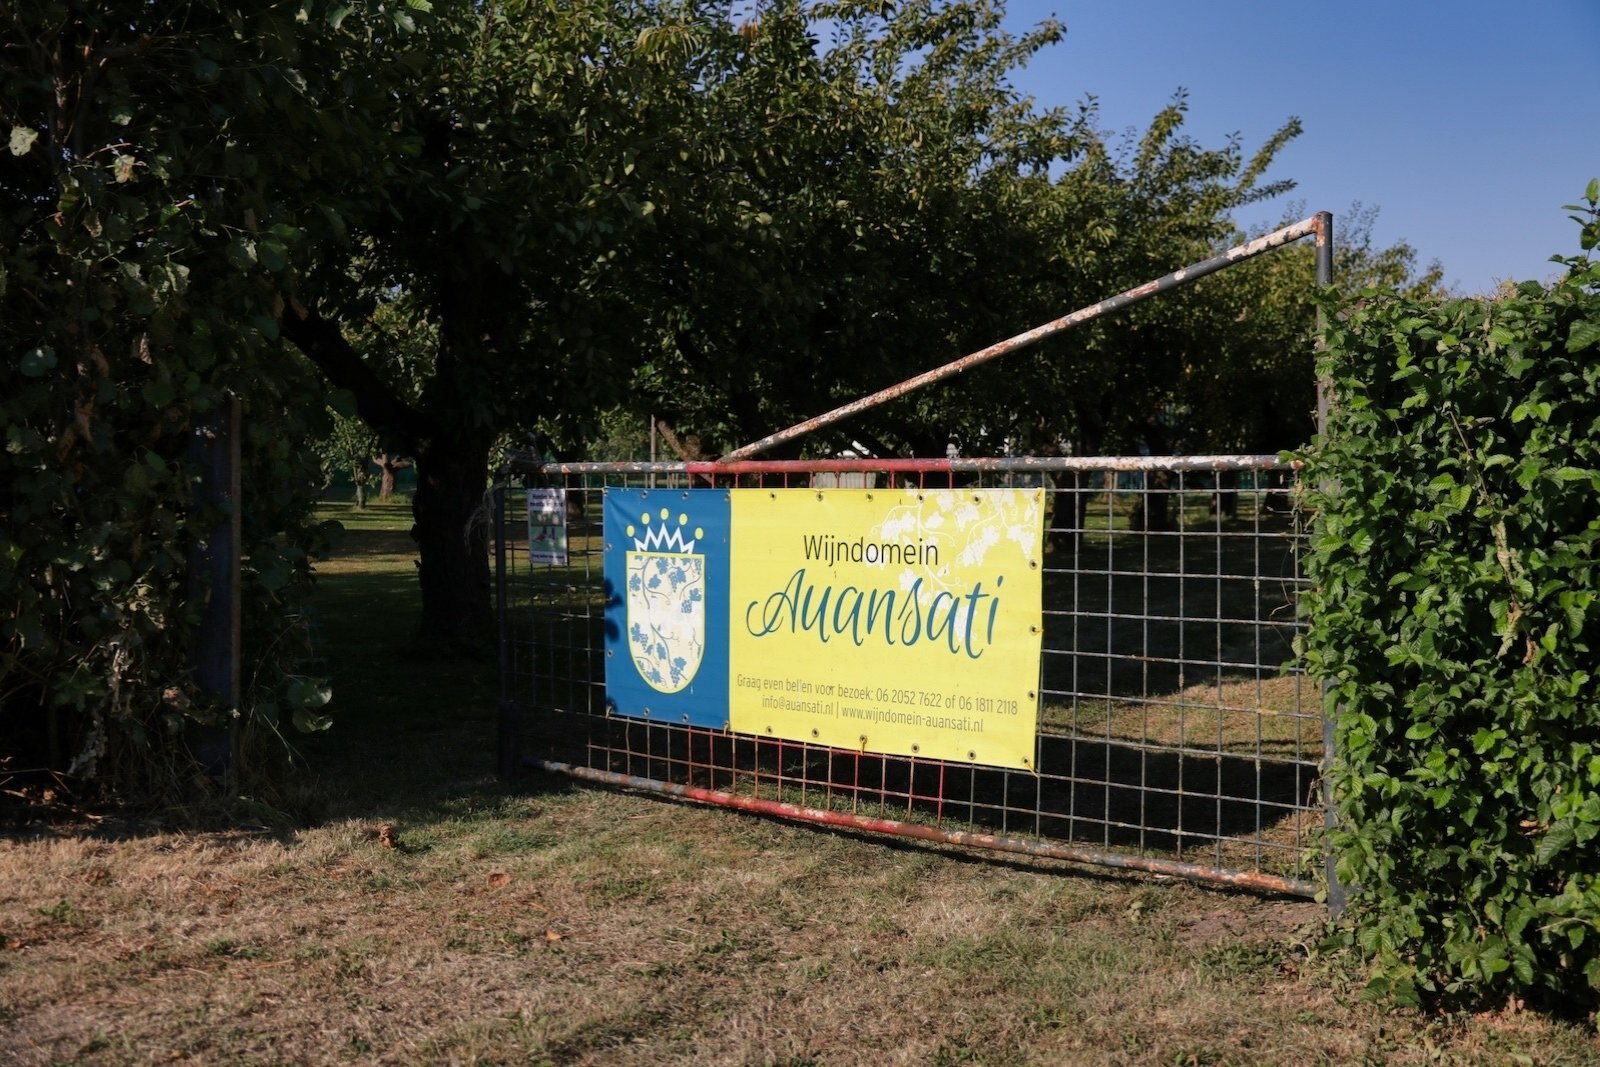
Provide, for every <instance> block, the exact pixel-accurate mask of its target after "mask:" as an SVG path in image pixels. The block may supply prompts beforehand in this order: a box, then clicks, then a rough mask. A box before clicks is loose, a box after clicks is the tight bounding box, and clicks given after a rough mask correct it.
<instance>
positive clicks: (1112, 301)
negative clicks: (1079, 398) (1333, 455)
mask: <svg viewBox="0 0 1600 1067" xmlns="http://www.w3.org/2000/svg"><path fill="white" fill-rule="evenodd" d="M1320 217H1321V216H1318V217H1317V218H1310V219H1304V220H1302V221H1300V222H1296V223H1294V224H1293V225H1290V226H1285V227H1283V229H1281V230H1274V231H1273V232H1272V233H1269V234H1267V235H1266V236H1264V237H1258V238H1256V239H1255V240H1254V241H1250V242H1248V243H1247V244H1242V245H1237V246H1235V247H1233V248H1230V249H1228V250H1227V251H1226V252H1224V253H1222V254H1221V255H1219V256H1213V257H1211V258H1210V259H1207V260H1202V261H1201V262H1199V263H1195V264H1192V265H1190V266H1187V267H1184V268H1182V269H1181V270H1175V271H1173V272H1172V273H1171V274H1167V275H1164V276H1163V277H1160V278H1157V279H1156V280H1155V281H1152V282H1146V283H1144V284H1143V285H1140V286H1136V287H1135V288H1132V289H1129V290H1128V291H1126V292H1124V293H1119V294H1118V295H1116V296H1113V297H1110V298H1109V299H1106V300H1102V301H1100V302H1099V303H1098V304H1090V305H1089V306H1088V307H1085V308H1079V309H1078V310H1077V311H1074V312H1073V313H1072V314H1070V315H1063V316H1062V317H1061V318H1059V319H1056V320H1054V321H1052V322H1047V323H1045V324H1044V325H1043V326H1035V327H1034V328H1033V329H1031V330H1028V331H1026V332H1025V333H1019V334H1017V335H1016V336H1015V337H1011V338H1008V339H1006V340H1004V341H1000V342H998V343H996V344H992V345H990V346H989V347H988V348H983V349H979V350H978V351H976V352H973V353H972V354H970V355H966V356H962V357H961V358H960V359H958V360H955V361H953V362H951V363H946V364H945V365H944V366H942V367H936V368H934V369H933V370H930V371H926V372H924V373H922V374H919V375H917V376H916V377H914V378H907V379H906V380H905V381H903V382H900V383H899V384H898V385H891V386H889V387H888V388H887V389H880V390H879V391H878V392H876V393H873V394H872V395H871V396H866V397H862V398H861V399H860V400H854V401H851V402H850V403H848V404H845V405H844V406H843V407H837V408H834V409H833V410H832V411H830V412H827V413H826V414H823V415H818V416H817V417H816V418H813V419H807V420H806V421H805V422H802V423H797V424H796V425H794V426H791V427H789V428H788V429H787V430H780V431H778V432H777V433H774V434H769V435H767V436H766V437H763V438H762V439H761V440H759V441H752V442H751V443H750V444H747V445H743V446H741V447H739V448H736V449H734V450H733V451H732V452H729V453H728V454H727V455H725V456H723V457H722V458H723V460H725V461H726V460H738V459H747V458H749V457H750V456H754V455H757V454H759V453H761V452H765V451H767V450H769V449H772V448H775V447H777V446H778V445H781V444H784V443H786V442H788V441H793V440H794V439H795V438H798V437H804V436H806V435H807V434H809V433H814V432H815V431H817V430H820V429H822V428H823V427H824V426H831V425H833V424H834V423H836V422H841V421H843V420H845V419H848V418H850V417H852V416H854V415H859V414H861V413H862V412H863V411H869V410H871V409H872V408H875V407H878V406H880V405H882V404H885V403H888V402H889V401H891V400H898V399H899V398H900V397H903V396H905V395H907V394H908V393H912V392H915V391H916V390H918V389H921V388H922V387H923V386H925V385H931V384H933V383H934V382H938V381H943V380H944V379H946V378H950V377H954V376H955V375H957V374H960V373H962V372H963V371H967V370H971V369H972V368H973V367H976V366H980V365H981V364H984V363H987V362H989V361H990V360H992V359H997V358H999V357H1000V356H1003V355H1006V354H1007V353H1009V352H1016V351H1018V350H1019V349H1023V348H1027V347H1028V346H1029V345H1034V344H1037V343H1039V342H1040V341H1043V340H1045V339H1046V338H1048V337H1053V336H1055V335H1056V334H1058V333H1061V332H1062V331H1064V330H1069V329H1071V328H1072V327H1074V326H1077V325H1079V324H1080V323H1084V322H1088V321H1090V320H1091V319H1097V318H1099V317H1100V316H1102V315H1109V314H1110V313H1111V312H1113V311H1120V310H1121V309H1123V308H1125V307H1128V306H1129V305H1131V304H1137V303H1138V302H1139V301H1141V300H1147V299H1149V298H1150V297H1152V296H1155V295H1157V294H1158V293H1164V292H1167V291H1168V290H1170V289H1176V288H1178V287H1179V286H1181V285H1186V284H1188V283H1189V282H1192V281H1194V280H1195V279H1197V278H1204V277H1205V276H1206V275H1208V274H1214V273H1216V272H1217V271H1219V270H1222V269H1223V268H1224V267H1229V266H1232V265H1233V264H1235V263H1238V262H1240V261H1241V260H1245V259H1249V258H1251V257H1252V256H1259V255H1260V254H1261V253H1263V252H1269V251H1271V250H1272V249H1274V248H1280V247H1282V246H1283V245H1286V244H1290V243H1292V242H1294V241H1298V240H1299V239H1300V238H1302V237H1306V236H1309V235H1310V234H1312V233H1314V232H1316V230H1317V227H1318V219H1319V218H1320Z"/></svg>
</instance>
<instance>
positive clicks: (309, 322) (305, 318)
mask: <svg viewBox="0 0 1600 1067" xmlns="http://www.w3.org/2000/svg"><path fill="white" fill-rule="evenodd" d="M279 329H280V330H281V331H282V333H283V336H285V337H287V338H288V339H289V340H290V341H293V342H294V344H295V346H296V347H297V348H299V349H300V351H302V352H304V353H305V355H306V358H307V359H309V360H311V362H312V363H314V364H316V365H317V369H319V370H321V371H322V373H323V375H324V376H325V377H326V378H327V379H328V382H329V383H330V384H331V385H333V386H334V388H336V389H347V390H349V391H350V393H351V394H352V395H354V396H355V398H356V413H357V414H358V415H360V416H361V418H362V421H364V422H365V423H366V424H367V425H368V426H370V427H372V428H373V429H374V430H376V431H378V432H379V433H381V434H385V435H388V436H390V437H395V438H398V439H399V440H400V441H403V442H404V443H405V444H406V446H407V448H406V450H407V451H416V450H417V446H418V445H419V444H420V443H421V442H422V440H423V439H424V438H427V437H428V436H430V433H431V427H430V424H429V421H428V419H427V418H426V417H425V416H424V415H423V414H422V413H421V412H419V411H417V410H416V409H415V408H413V407H412V406H411V405H409V404H407V403H406V402H405V401H403V400H401V399H400V397H399V396H398V395H397V394H396V393H395V391H394V390H393V389H392V388H390V387H389V385H388V384H387V383H385V382H384V381H383V379H381V378H379V377H378V376H377V374H375V373H373V370H372V368H371V367H369V366H367V364H366V363H365V362H364V361H363V360H362V359H361V355H360V353H358V352H357V351H356V350H355V347H354V346H353V345H351V344H350V342H349V341H347V340H345V336H344V334H343V333H342V332H340V330H339V327H338V324H337V323H333V322H330V321H328V320H327V319H325V318H323V317H322V316H321V315H319V314H317V313H316V312H315V311H311V310H309V309H307V308H306V306H305V305H304V304H302V303H300V301H299V300H298V299H297V298H294V297H290V298H289V300H288V303H287V305H286V306H285V308H284V312H283V314H281V315H280V316H279Z"/></svg>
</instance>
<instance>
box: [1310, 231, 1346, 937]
mask: <svg viewBox="0 0 1600 1067" xmlns="http://www.w3.org/2000/svg"><path fill="white" fill-rule="evenodd" d="M1316 223H1317V287H1318V288H1319V289H1326V288H1327V287H1328V286H1330V285H1332V284H1333V215H1332V214H1331V213H1330V212H1327V211H1323V212H1319V213H1318V214H1317V216H1316ZM1327 325H1328V324H1327V315H1326V313H1325V312H1324V311H1323V310H1322V305H1321V304H1318V305H1317V355H1318V357H1319V361H1320V357H1321V354H1322V352H1323V350H1324V349H1325V348H1326V344H1325V342H1324V341H1323V334H1324V331H1325V330H1326V329H1327ZM1332 391H1333V382H1332V380H1331V379H1330V378H1329V377H1328V376H1327V375H1325V374H1323V373H1321V369H1320V368H1319V369H1318V374H1317V436H1318V437H1325V436H1327V433H1328V412H1329V404H1330V402H1331V394H1332ZM1330 688H1331V686H1330V685H1329V683H1328V682H1326V681H1324V682H1323V683H1322V698H1323V699H1322V825H1323V829H1324V830H1325V831H1327V832H1328V833H1329V834H1331V833H1332V832H1333V830H1334V827H1336V826H1337V825H1338V822H1339V818H1338V812H1337V811H1336V810H1335V808H1334V796H1333V785H1332V783H1331V782H1330V781H1329V777H1328V775H1329V772H1330V771H1331V770H1332V769H1333V766H1334V763H1335V762H1336V761H1337V759H1338V732H1337V730H1336V729H1335V717H1334V714H1333V713H1332V712H1330V711H1329V708H1328V692H1329V690H1330ZM1322 851H1323V856H1322V862H1323V868H1324V870H1325V871H1326V874H1327V883H1328V915H1329V917H1331V918H1334V919H1337V918H1338V917H1339V916H1340V915H1341V914H1342V913H1343V912H1344V909H1345V906H1346V904H1348V903H1349V894H1348V892H1347V890H1346V887H1345V885H1344V883H1342V882H1340V881H1339V862H1338V857H1337V856H1336V855H1335V854H1334V851H1333V846H1332V843H1331V841H1330V840H1327V839H1325V840H1324V843H1323V849H1322Z"/></svg>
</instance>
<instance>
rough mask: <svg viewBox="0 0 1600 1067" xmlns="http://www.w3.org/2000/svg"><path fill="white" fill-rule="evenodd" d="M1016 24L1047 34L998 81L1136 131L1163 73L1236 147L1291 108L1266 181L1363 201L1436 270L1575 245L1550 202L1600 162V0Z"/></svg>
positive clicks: (1210, 139)
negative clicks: (1023, 62) (1048, 44)
mask: <svg viewBox="0 0 1600 1067" xmlns="http://www.w3.org/2000/svg"><path fill="white" fill-rule="evenodd" d="M1006 10H1007V15H1008V18H1007V22H1008V25H1010V26H1012V27H1013V28H1022V27H1025V26H1028V25H1031V24H1033V23H1036V22H1038V21H1040V20H1041V19H1044V18H1047V17H1050V16H1051V15H1054V16H1055V17H1056V18H1058V19H1060V20H1061V21H1062V22H1063V23H1065V24H1066V27H1067V35H1066V39H1065V40H1064V41H1063V42H1062V43H1061V44H1059V45H1057V46H1056V47H1054V48H1053V49H1050V50H1047V51H1046V52H1045V53H1043V54H1042V55H1040V56H1039V57H1038V58H1037V59H1036V60H1035V61H1034V62H1033V64H1032V65H1030V67H1029V68H1028V69H1027V70H1025V71H1023V72H1022V73H1021V74H1020V75H1019V76H1018V77H1017V79H1016V84H1017V87H1018V88H1019V89H1021V90H1022V91H1024V92H1027V93H1030V94H1032V95H1033V96H1034V97H1035V98H1036V99H1037V100H1038V101H1039V103H1041V104H1044V105H1054V104H1065V105H1075V104H1076V103H1077V102H1078V101H1080V100H1081V99H1082V98H1083V97H1084V96H1085V94H1088V93H1093V94H1094V95H1095V96H1097V97H1098V98H1099V101H1100V114H1101V125H1102V126H1103V127H1105V128H1107V129H1110V130H1113V131H1121V130H1123V129H1125V128H1127V127H1137V128H1138V129H1139V130H1141V131H1142V130H1143V129H1144V128H1145V127H1146V125H1148V122H1149V120H1150V117H1151V116H1153V115H1154V114H1155V113H1156V112H1157V111H1158V110H1160V109H1161V108H1162V107H1164V106H1165V105H1166V104H1167V103H1168V102H1169V101H1170V99H1171V97H1172V94H1173V91H1174V90H1176V89H1177V88H1178V87H1180V86H1182V87H1184V88H1186V89H1188V91H1189V118H1188V121H1187V122H1186V123H1185V126H1186V128H1187V129H1188V131H1189V133H1190V134H1191V135H1192V136H1193V137H1194V138H1195V139H1196V140H1198V141H1200V142H1201V143H1202V144H1206V145H1220V144H1221V143H1223V142H1224V140H1225V139H1226V138H1227V136H1228V135H1229V134H1230V133H1238V134H1239V135H1240V136H1241V138H1242V140H1243V144H1244V147H1245V151H1246V153H1247V154H1249V153H1250V152H1253V151H1254V149H1255V148H1257V147H1258V146H1259V145H1260V144H1261V143H1262V142H1263V141H1265V140H1266V138H1267V137H1269V136H1270V135H1271V134H1272V133H1273V132H1274V131H1275V130H1277V129H1278V127H1279V126H1281V125H1282V124H1283V122H1284V121H1285V120H1286V119H1288V118H1289V117H1290V116H1291V115H1296V116H1299V118H1300V119H1301V121H1302V122H1303V123H1304V124H1305V132H1304V133H1303V134H1301V136H1300V137H1299V138H1298V139H1297V140H1296V141H1294V142H1293V143H1291V144H1290V145H1289V147H1288V148H1286V149H1285V150H1284V151H1283V152H1282V153H1281V154H1280V155H1279V157H1278V162H1277V163H1276V164H1275V165H1274V168H1273V170H1272V171H1271V172H1270V174H1269V178H1293V179H1295V180H1296V181H1297V182H1298V183H1299V186H1298V188H1297V189H1296V190H1295V191H1294V192H1293V193H1290V194H1289V195H1288V197H1286V198H1283V199H1282V200H1279V201H1272V202H1269V203H1267V204H1264V205H1259V206H1256V207H1252V208H1250V209H1248V213H1246V214H1243V215H1241V216H1240V221H1241V222H1242V223H1244V224H1245V225H1247V226H1256V225H1261V224H1266V223H1271V222H1275V221H1277V220H1278V218H1279V217H1280V216H1281V214H1282V213H1283V211H1284V210H1285V209H1286V207H1287V205H1288V202H1289V201H1294V200H1300V201H1304V206H1305V209H1306V213H1307V214H1309V213H1311V212H1314V211H1318V210H1328V211H1332V212H1333V213H1334V216H1335V233H1336V234H1337V227H1338V221H1337V220H1338V217H1339V216H1340V215H1342V214H1345V213H1347V212H1348V211H1349V210H1350V207H1351V204H1352V203H1353V202H1359V203H1361V204H1362V205H1364V206H1366V207H1369V208H1377V209H1379V214H1378V217H1377V220H1376V223H1375V225H1374V227H1373V233H1374V236H1375V238H1376V239H1377V240H1378V242H1379V243H1380V244H1382V245H1388V244H1393V243H1394V242H1396V241H1400V240H1405V241H1407V242H1409V243H1410V244H1411V245H1413V246H1414V247H1415V248H1416V249H1417V252H1418V254H1419V259H1420V261H1421V262H1422V263H1426V262H1428V261H1429V260H1433V259H1437V260H1439V262H1440V263H1441V264H1442V265H1443V267H1444V277H1445V282H1446V284H1447V285H1449V286H1450V287H1451V288H1452V289H1455V290H1457V291H1459V292H1463V293H1476V292H1483V291H1486V290H1489V289H1492V288H1493V287H1494V284H1495V283H1496V281H1498V280H1500V279H1502V278H1512V279H1516V280H1522V279H1525V278H1538V279H1544V278H1548V277H1550V276H1552V275H1553V274H1554V273H1555V271H1556V268H1555V266H1554V265H1553V264H1551V263H1549V262H1548V260H1549V257H1550V256H1551V255H1553V254H1556V253H1561V254H1574V253H1576V252H1577V251H1578V245H1577V227H1576V225H1574V224H1573V223H1571V222H1569V221H1567V218H1566V215H1567V213H1566V212H1563V211H1562V210H1561V206H1562V205H1563V204H1570V203H1574V202H1575V201H1577V199H1578V198H1579V195H1580V194H1581V193H1582V191H1583V188H1584V186H1585V185H1586V184H1587V182H1588V180H1589V179H1590V178H1592V177H1596V176H1600V0H1547V2H1541V0H1523V2H1521V3H1491V2H1487V0H1456V2H1453V3H1436V2H1419V0H1387V2H1376V0H1343V2H1341V3H1333V4H1319V3H1306V2H1299V0H1278V2H1268V0H1117V2H1110V0H1096V2H1090V0H1055V2H1053V3H1051V2H1040V0H1011V2H1010V3H1008V4H1007V8H1006Z"/></svg>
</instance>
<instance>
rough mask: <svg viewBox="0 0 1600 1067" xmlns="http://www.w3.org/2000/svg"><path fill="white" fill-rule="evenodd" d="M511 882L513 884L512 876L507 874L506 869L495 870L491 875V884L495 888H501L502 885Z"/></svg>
mask: <svg viewBox="0 0 1600 1067" xmlns="http://www.w3.org/2000/svg"><path fill="white" fill-rule="evenodd" d="M510 884H511V876H510V875H509V874H507V873H506V872H505V871H495V872H493V873H492V874H490V875H489V885H491V886H492V887H494V888H495V889H499V888H500V887H501V886H504V885H510Z"/></svg>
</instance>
